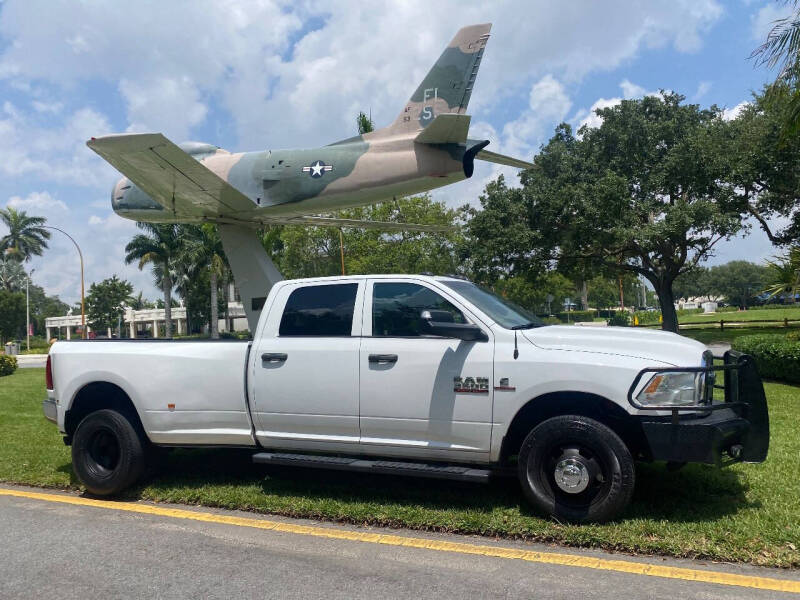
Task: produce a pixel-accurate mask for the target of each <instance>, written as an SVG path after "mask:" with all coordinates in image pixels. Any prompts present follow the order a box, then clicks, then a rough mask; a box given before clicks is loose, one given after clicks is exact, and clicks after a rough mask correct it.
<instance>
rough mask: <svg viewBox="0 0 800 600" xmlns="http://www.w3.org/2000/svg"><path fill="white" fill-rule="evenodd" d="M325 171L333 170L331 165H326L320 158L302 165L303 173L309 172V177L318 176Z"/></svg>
mask: <svg viewBox="0 0 800 600" xmlns="http://www.w3.org/2000/svg"><path fill="white" fill-rule="evenodd" d="M327 171H333V165H326V164H325V163H324V162H322V161H321V160H318V161H316V162H315V163H314V164H312V165H310V166H308V167H303V173H309V174H310V175H311V177H314V178H315V179H316V178H319V177H322V175H323V174H324V173H325V172H327Z"/></svg>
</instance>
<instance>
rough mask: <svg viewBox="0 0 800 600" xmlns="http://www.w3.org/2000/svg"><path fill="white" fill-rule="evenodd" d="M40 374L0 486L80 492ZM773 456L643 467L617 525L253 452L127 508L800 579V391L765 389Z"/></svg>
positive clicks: (18, 417)
mask: <svg viewBox="0 0 800 600" xmlns="http://www.w3.org/2000/svg"><path fill="white" fill-rule="evenodd" d="M43 396H44V372H43V369H20V370H18V371H17V372H16V373H15V374H14V375H11V376H8V377H2V378H0V439H2V442H3V443H2V444H0V481H5V482H15V483H23V484H28V485H36V486H45V487H57V488H64V489H80V485H79V484H78V482H77V481H76V479H75V477H74V475H73V473H72V468H71V461H70V453H69V448H67V447H65V446H64V445H63V443H62V441H61V438H60V436H59V435H58V432H57V431H56V428H55V427H54V426H53V425H52V424H50V423H49V422H47V421H46V420H45V419H44V417H43V416H42V412H41V400H42V398H43ZM767 396H768V398H769V404H770V417H771V424H772V442H771V448H770V456H769V458H768V459H767V462H766V463H764V464H761V465H735V466H733V467H731V468H728V469H725V470H721V471H720V470H716V469H713V468H710V467H705V466H700V465H690V466H688V467H686V468H684V469H683V470H681V471H678V472H674V473H669V472H667V471H666V469H665V468H664V467H663V466H661V465H640V466H639V468H638V470H637V478H638V480H637V484H636V494H635V496H634V500H633V503H632V504H631V506H630V508H629V509H628V510H627V512H626V513H625V514H624V516H623V518H621V519H620V520H618V521H616V522H614V523H609V524H606V525H583V526H577V525H565V524H560V523H556V522H554V521H552V520H549V519H543V518H540V517H538V516H537V515H536V514H535V513H533V512H532V511H531V510H530V509H529V507H528V506H527V505H526V504H525V503H524V502H523V500H522V497H521V493H520V490H519V487H518V485H517V483H516V481H515V480H513V479H508V480H500V481H497V482H495V483H493V484H491V485H488V486H484V485H477V484H465V483H453V482H444V481H432V480H425V479H412V478H402V477H391V476H381V475H363V474H349V473H340V472H332V471H331V472H326V471H318V470H302V469H289V468H274V467H273V468H265V467H263V466H255V465H252V464H250V462H249V459H250V454H251V453H250V452H248V451H235V450H192V451H189V450H176V451H173V452H172V453H171V454H170V455H169V456H168V457H167V458H166V459H165V463H164V466H163V468H162V469H161V471H160V473H159V474H158V475H153V476H151V477H150V479H149V480H147V481H145V482H143V484H142V485H141V486H140V487H138V488H136V489H134V490H131V491H130V493H129V494H128V497H129V498H131V499H144V500H151V501H160V502H181V503H187V504H197V505H204V506H218V507H225V508H238V509H244V510H250V511H255V512H263V513H275V514H281V515H289V516H298V517H311V518H318V519H329V520H335V521H344V522H350V523H357V524H374V525H389V526H400V527H412V528H416V529H422V530H436V531H448V532H460V533H470V534H481V535H490V536H503V537H514V538H524V539H529V540H537V541H541V542H556V543H560V544H566V545H571V546H585V547H595V548H605V549H608V550H617V551H623V552H634V553H657V554H667V555H673V556H683V557H700V558H708V559H714V560H725V561H743V562H749V563H753V564H759V565H770V566H779V567H800V487H799V486H800V483H798V482H800V433H798V429H797V422H798V421H800V388H798V387H793V386H788V385H781V384H776V383H769V384H767Z"/></svg>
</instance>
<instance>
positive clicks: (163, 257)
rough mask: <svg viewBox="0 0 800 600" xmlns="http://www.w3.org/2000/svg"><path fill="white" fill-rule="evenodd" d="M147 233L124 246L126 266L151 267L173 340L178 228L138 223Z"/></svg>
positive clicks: (179, 240)
mask: <svg viewBox="0 0 800 600" xmlns="http://www.w3.org/2000/svg"><path fill="white" fill-rule="evenodd" d="M137 225H138V226H139V228H140V229H143V230H144V231H146V232H147V233H137V234H136V235H135V236H133V239H131V241H130V242H128V245H127V246H125V252H126V254H125V263H126V264H130V263H132V262H134V261H138V262H139V269H140V270H141V269H143V268H144V266H145V265H147V264H151V265H153V273H154V275H155V278H156V283H157V284H159V285H160V287H161V289H162V291H163V292H164V321H165V323H164V328H165V333H166V336H167V337H172V287H173V276H174V268H175V264H176V262H177V259H178V256H179V255H180V252H181V247H182V245H183V240H182V236H181V235H180V229H179V227H178V226H177V225H175V224H173V223H137Z"/></svg>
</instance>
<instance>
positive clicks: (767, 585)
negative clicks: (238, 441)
mask: <svg viewBox="0 0 800 600" xmlns="http://www.w3.org/2000/svg"><path fill="white" fill-rule="evenodd" d="M0 496H14V497H17V498H30V499H33V500H43V501H45V502H60V503H62V504H76V505H79V506H92V507H95V508H105V509H111V510H119V511H125V512H131V513H138V514H145V515H157V516H161V517H171V518H174V519H188V520H191V521H202V522H205V523H221V524H223V525H235V526H237V527H250V528H253V529H267V530H270V531H280V532H282V533H294V534H298V535H310V536H314V537H322V538H331V539H337V540H350V541H354V542H366V543H370V544H386V545H388V546H404V547H406V548H424V549H426V550H438V551H441V552H457V553H460V554H477V555H480V556H491V557H494V558H507V559H516V560H524V561H528V562H534V563H544V564H551V565H562V566H568V567H581V568H584V569H598V570H601V571H614V572H618V573H631V574H633V575H647V576H648V577H663V578H666V579H681V580H684V581H700V582H703V583H716V584H719V585H732V586H737V587H745V588H751V589H758V590H770V591H774V592H791V593H795V594H800V581H793V580H789V579H773V578H770V577H754V576H751V575H737V574H735V573H724V572H721V571H705V570H699V569H687V568H682V567H668V566H665V565H654V564H648V563H642V562H634V561H628V560H610V559H605V558H596V557H592V556H581V555H575V554H562V553H558V552H538V551H535V550H523V549H517V548H503V547H499V546H486V545H480V544H465V543H461V542H449V541H443V540H429V539H424V538H414V537H404V536H399V535H388V534H384V533H369V532H365V531H349V530H346V529H338V528H329V527H316V526H312V525H297V524H294V523H283V522H279V521H269V520H266V519H252V518H245V517H235V516H231V515H222V514H214V513H205V512H195V511H192V510H183V509H179V508H167V507H163V506H153V505H150V504H138V503H134V502H111V501H108V500H93V499H91V498H80V497H76V496H67V495H60V494H44V493H40V492H26V491H23V490H13V489H4V488H0Z"/></svg>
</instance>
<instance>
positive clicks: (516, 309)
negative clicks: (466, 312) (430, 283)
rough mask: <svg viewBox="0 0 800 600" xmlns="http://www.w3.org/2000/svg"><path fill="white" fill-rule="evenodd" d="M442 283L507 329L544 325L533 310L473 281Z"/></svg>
mask: <svg viewBox="0 0 800 600" xmlns="http://www.w3.org/2000/svg"><path fill="white" fill-rule="evenodd" d="M441 283H443V284H444V285H446V286H447V287H449V288H450V289H452V290H454V291H455V292H457V293H459V294H461V295H462V296H464V298H466V299H467V300H469V301H470V302H472V303H473V304H474V305H475V306H477V307H478V308H479V309H480V310H482V311H483V312H485V313H486V314H487V315H488V316H489V317H491V318H492V319H493V320H494V321H495V322H496V323H498V324H499V325H501V326H502V327H505V328H506V329H530V328H532V327H541V326H542V325H544V323H542V321H541V320H540V319H539V317H537V316H536V315H534V314H533V313H532V312H530V311H527V310H525V309H524V308H522V307H521V306H517V305H516V304H514V303H513V302H510V301H508V300H506V299H505V298H500V297H499V296H495V295H494V294H493V293H492V292H490V291H489V290H487V289H484V288H482V287H479V286H477V285H475V284H474V283H472V282H471V281H442V282H441Z"/></svg>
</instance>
